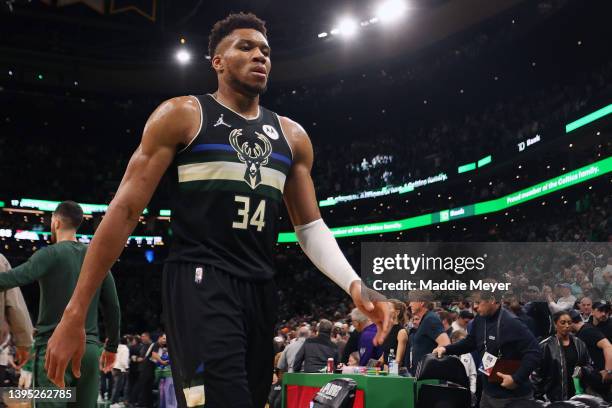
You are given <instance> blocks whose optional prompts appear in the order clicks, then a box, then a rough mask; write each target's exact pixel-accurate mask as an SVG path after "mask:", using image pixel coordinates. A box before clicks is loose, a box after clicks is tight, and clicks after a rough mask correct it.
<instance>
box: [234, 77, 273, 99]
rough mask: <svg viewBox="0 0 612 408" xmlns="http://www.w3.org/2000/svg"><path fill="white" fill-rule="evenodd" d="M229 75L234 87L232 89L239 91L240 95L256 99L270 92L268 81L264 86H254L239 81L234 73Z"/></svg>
mask: <svg viewBox="0 0 612 408" xmlns="http://www.w3.org/2000/svg"><path fill="white" fill-rule="evenodd" d="M228 74H229V75H228V77H229V78H228V79H229V83H230V85H231V86H232V88H234V89H236V90H238V91H239V92H240V93H244V94H246V95H248V96H251V97H255V96H260V95H263V94H264V93H266V91H267V90H268V81H266V82H265V84H263V85H252V84H247V83H246V82H243V81H241V80H239V79H238V77H237V76H236V75H234V74H233V73H232V72H228Z"/></svg>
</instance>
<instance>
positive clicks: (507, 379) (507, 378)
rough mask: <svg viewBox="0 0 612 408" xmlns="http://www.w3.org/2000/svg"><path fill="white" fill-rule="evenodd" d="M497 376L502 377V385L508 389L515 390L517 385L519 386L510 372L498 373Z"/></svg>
mask: <svg viewBox="0 0 612 408" xmlns="http://www.w3.org/2000/svg"><path fill="white" fill-rule="evenodd" d="M497 376H498V377H499V378H501V379H502V382H501V384H500V385H501V386H502V387H504V388H506V389H508V390H514V389H515V388H516V387H518V385H517V384H516V383H515V382H514V379H513V378H512V376H511V375H510V374H504V373H497Z"/></svg>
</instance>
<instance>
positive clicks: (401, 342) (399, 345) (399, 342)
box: [382, 299, 408, 367]
mask: <svg viewBox="0 0 612 408" xmlns="http://www.w3.org/2000/svg"><path fill="white" fill-rule="evenodd" d="M389 307H391V310H392V315H391V317H392V323H393V326H392V327H391V330H390V331H389V334H388V335H387V338H386V339H385V342H384V343H383V345H382V349H383V357H384V363H385V364H389V353H390V352H391V350H393V351H394V353H395V361H396V363H397V364H398V367H400V366H401V365H402V362H403V361H404V353H406V345H407V344H408V332H407V331H406V329H405V327H406V309H407V308H406V303H404V302H402V301H401V300H397V299H391V300H390V301H389Z"/></svg>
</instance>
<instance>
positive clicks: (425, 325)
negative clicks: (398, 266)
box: [409, 291, 450, 372]
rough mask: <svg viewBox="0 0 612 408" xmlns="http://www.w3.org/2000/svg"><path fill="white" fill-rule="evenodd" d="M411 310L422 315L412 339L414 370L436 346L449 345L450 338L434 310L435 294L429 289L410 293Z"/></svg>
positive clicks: (417, 314)
mask: <svg viewBox="0 0 612 408" xmlns="http://www.w3.org/2000/svg"><path fill="white" fill-rule="evenodd" d="M409 298H410V299H414V300H412V301H411V302H410V310H411V312H412V314H413V315H414V316H419V317H420V323H419V327H418V329H417V330H416V332H415V333H414V337H413V338H412V339H411V340H410V347H411V350H412V360H411V366H410V367H409V369H410V371H411V372H414V371H415V370H416V369H417V367H418V364H419V362H420V361H421V360H422V359H423V357H425V355H426V354H429V353H431V351H432V350H433V349H434V348H436V347H443V346H448V345H449V344H450V338H449V337H448V334H446V332H445V331H444V327H443V326H442V321H441V320H440V317H438V314H437V313H435V312H434V311H433V295H432V293H431V292H429V291H414V292H411V293H410V296H409Z"/></svg>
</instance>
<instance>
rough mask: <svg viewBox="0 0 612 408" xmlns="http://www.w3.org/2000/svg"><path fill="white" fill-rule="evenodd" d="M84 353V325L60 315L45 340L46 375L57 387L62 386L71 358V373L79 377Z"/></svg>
mask: <svg viewBox="0 0 612 408" xmlns="http://www.w3.org/2000/svg"><path fill="white" fill-rule="evenodd" d="M84 353H85V327H84V324H83V323H81V322H80V320H72V319H69V318H67V317H66V314H64V316H63V317H62V320H61V321H60V323H59V324H58V325H57V327H56V328H55V330H54V331H53V335H52V336H51V338H50V339H49V341H48V342H47V352H46V354H45V371H46V372H47V377H49V380H51V382H53V384H55V385H57V386H58V387H62V388H63V387H64V386H65V384H64V374H65V372H66V367H68V362H70V361H71V360H72V373H73V374H74V376H75V377H76V378H79V377H81V359H82V358H83V354H84Z"/></svg>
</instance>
